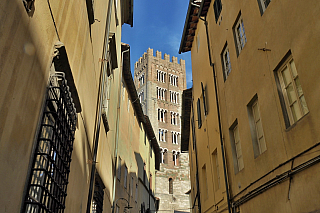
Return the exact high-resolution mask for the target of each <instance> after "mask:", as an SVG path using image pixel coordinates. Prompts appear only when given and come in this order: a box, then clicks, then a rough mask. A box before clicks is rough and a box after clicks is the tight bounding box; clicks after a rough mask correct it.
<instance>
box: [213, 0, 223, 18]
mask: <svg viewBox="0 0 320 213" xmlns="http://www.w3.org/2000/svg"><path fill="white" fill-rule="evenodd" d="M213 10H214V17H215V20H216V23H217V22H218V20H219V17H220V14H221V11H222V3H221V0H215V1H214V3H213Z"/></svg>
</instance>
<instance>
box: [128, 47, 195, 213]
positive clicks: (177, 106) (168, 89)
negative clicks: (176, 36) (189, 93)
mask: <svg viewBox="0 0 320 213" xmlns="http://www.w3.org/2000/svg"><path fill="white" fill-rule="evenodd" d="M134 82H135V85H136V88H137V92H138V94H139V99H140V103H141V105H142V109H143V111H144V114H146V115H148V116H149V118H150V121H151V124H152V126H153V129H154V132H155V133H156V136H157V137H158V138H157V139H158V142H159V145H160V148H161V165H160V171H157V173H156V178H155V179H156V180H155V181H156V182H155V183H156V189H155V196H156V197H158V198H159V199H160V205H159V210H172V211H171V212H174V210H178V209H179V212H190V210H188V209H189V208H190V204H189V197H188V195H186V194H185V193H186V192H187V191H188V190H190V178H189V158H188V153H181V151H180V140H181V119H180V118H181V108H182V106H181V104H182V92H183V90H184V89H186V70H185V61H184V60H182V59H181V60H180V61H179V63H178V59H177V57H174V56H173V57H172V60H171V61H170V56H169V55H168V54H164V58H162V53H161V52H160V51H156V56H154V55H153V49H150V48H149V49H148V50H147V52H146V53H144V54H143V56H142V57H140V59H139V61H137V62H136V63H135V67H134ZM182 209H183V210H182ZM168 212H170V211H168Z"/></svg>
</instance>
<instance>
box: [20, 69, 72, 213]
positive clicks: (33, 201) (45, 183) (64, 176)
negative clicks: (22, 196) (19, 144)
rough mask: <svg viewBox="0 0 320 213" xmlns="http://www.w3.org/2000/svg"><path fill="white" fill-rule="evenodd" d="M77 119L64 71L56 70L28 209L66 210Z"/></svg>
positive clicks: (33, 164)
mask: <svg viewBox="0 0 320 213" xmlns="http://www.w3.org/2000/svg"><path fill="white" fill-rule="evenodd" d="M76 121H77V115H76V111H75V108H74V105H73V100H72V98H71V93H70V92H69V88H68V86H67V82H66V80H65V78H64V73H58V72H56V74H55V75H54V76H52V77H51V78H50V83H49V87H48V90H47V99H46V103H45V108H44V112H43V115H42V120H41V126H40V131H39V133H38V137H37V144H36V149H35V152H34V159H33V163H32V168H31V173H30V177H29V183H28V191H27V196H26V200H25V204H24V212H28V213H29V212H30V213H36V212H50V213H51V212H56V213H62V212H64V209H65V198H66V196H67V185H68V178H69V172H70V163H71V154H72V150H73V141H74V133H75V129H76Z"/></svg>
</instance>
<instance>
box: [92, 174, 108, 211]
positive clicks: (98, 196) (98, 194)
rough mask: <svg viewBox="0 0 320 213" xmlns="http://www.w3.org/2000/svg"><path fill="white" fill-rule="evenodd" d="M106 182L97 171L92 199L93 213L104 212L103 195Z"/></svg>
mask: <svg viewBox="0 0 320 213" xmlns="http://www.w3.org/2000/svg"><path fill="white" fill-rule="evenodd" d="M104 188H105V186H104V184H103V182H102V180H101V178H100V176H99V175H98V174H97V173H96V175H95V182H94V194H93V199H92V213H102V211H103V208H102V207H103V197H104V191H103V190H104Z"/></svg>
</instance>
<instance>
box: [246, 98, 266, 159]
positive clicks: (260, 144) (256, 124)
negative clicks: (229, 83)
mask: <svg viewBox="0 0 320 213" xmlns="http://www.w3.org/2000/svg"><path fill="white" fill-rule="evenodd" d="M248 115H249V122H250V129H251V137H252V145H253V151H254V157H255V158H256V157H258V156H259V155H260V154H262V153H263V152H264V151H266V150H267V147H266V142H265V137H264V133H263V128H262V122H261V117H260V109H259V103H258V98H257V96H255V97H254V98H253V99H252V101H250V103H249V104H248Z"/></svg>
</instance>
